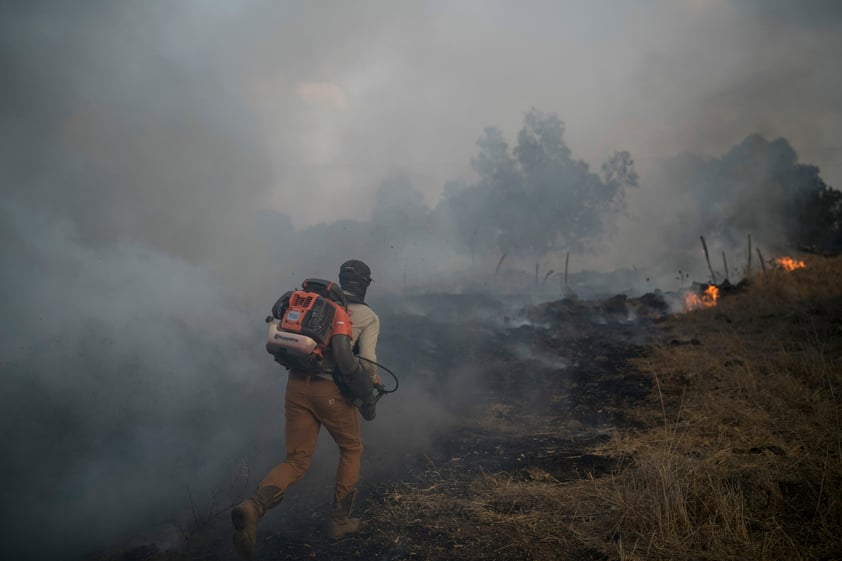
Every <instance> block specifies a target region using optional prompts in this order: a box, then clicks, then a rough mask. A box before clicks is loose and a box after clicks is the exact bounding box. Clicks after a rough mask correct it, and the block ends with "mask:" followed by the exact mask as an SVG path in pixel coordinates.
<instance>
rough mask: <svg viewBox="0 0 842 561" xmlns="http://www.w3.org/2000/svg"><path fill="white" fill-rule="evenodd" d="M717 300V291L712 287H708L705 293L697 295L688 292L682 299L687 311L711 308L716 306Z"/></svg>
mask: <svg viewBox="0 0 842 561" xmlns="http://www.w3.org/2000/svg"><path fill="white" fill-rule="evenodd" d="M718 299H719V289H718V288H716V286H714V285H710V286H708V287H707V288H706V289H705V291H704V292H703V293H702V294H701V295H699V294H696V293H694V292H690V293H688V294H687V296H685V297H684V305H685V306H686V307H687V310H688V311H690V310H698V309H699V308H712V307H713V306H716V301H717V300H718Z"/></svg>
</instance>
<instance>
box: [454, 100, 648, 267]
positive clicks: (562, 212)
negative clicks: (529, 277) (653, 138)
mask: <svg viewBox="0 0 842 561" xmlns="http://www.w3.org/2000/svg"><path fill="white" fill-rule="evenodd" d="M477 146H478V148H479V153H478V154H477V156H476V157H475V158H473V160H472V162H471V163H472V166H473V169H474V170H475V171H476V173H477V174H478V176H479V179H478V180H477V181H476V182H475V183H473V184H471V185H451V186H450V187H449V189H446V190H445V195H444V197H443V199H442V202H441V205H440V206H441V207H443V208H442V209H441V212H443V213H445V214H447V215H449V216H450V217H451V218H452V219H455V220H456V222H455V224H454V233H455V235H456V237H457V238H458V239H459V240H460V242H461V245H462V247H463V248H466V249H469V250H470V251H471V252H472V253H474V252H488V251H500V252H504V253H513V254H527V253H528V254H534V255H538V254H542V253H545V252H546V251H548V250H551V249H555V248H560V247H566V248H580V247H581V246H582V245H583V244H584V243H585V242H586V241H587V240H588V239H589V238H592V237H595V236H598V235H599V234H600V233H602V231H603V227H604V224H603V218H604V216H605V214H606V213H610V212H617V211H620V210H622V208H623V200H624V193H625V189H626V188H627V187H633V186H636V185H637V174H636V172H635V171H634V162H633V160H632V159H631V156H630V155H629V154H628V152H618V153H616V154H615V155H614V156H613V157H612V158H611V159H610V160H609V161H608V162H606V163H605V165H603V167H602V171H603V174H604V177H600V176H598V175H597V174H595V173H593V172H591V171H590V169H589V166H588V164H587V163H586V162H584V161H582V160H576V159H574V158H573V156H572V153H571V151H570V149H569V148H568V146H567V143H566V142H565V139H564V124H563V123H562V121H561V120H560V119H559V118H558V116H556V115H555V114H552V113H544V112H541V111H538V110H537V109H532V110H530V111H529V112H527V113H526V114H525V115H524V119H523V127H522V128H521V130H520V132H519V133H518V135H517V144H516V145H515V146H514V148H512V149H510V148H509V145H508V144H507V142H506V140H505V138H504V136H503V134H502V133H501V132H500V131H499V130H498V129H496V128H494V127H489V128H486V129H485V132H484V134H483V136H482V137H480V139H479V140H478V141H477Z"/></svg>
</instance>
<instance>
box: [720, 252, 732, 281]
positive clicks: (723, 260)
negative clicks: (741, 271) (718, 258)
mask: <svg viewBox="0 0 842 561" xmlns="http://www.w3.org/2000/svg"><path fill="white" fill-rule="evenodd" d="M722 264H723V265H725V280H728V277H730V276H731V275H729V274H728V260H727V259H725V252H724V251H723V252H722Z"/></svg>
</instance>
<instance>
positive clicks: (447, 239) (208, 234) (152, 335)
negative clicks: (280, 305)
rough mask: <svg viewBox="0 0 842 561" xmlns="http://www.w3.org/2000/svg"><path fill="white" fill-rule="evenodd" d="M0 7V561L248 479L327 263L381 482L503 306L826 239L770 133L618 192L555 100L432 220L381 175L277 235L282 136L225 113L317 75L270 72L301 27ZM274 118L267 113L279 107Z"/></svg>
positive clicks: (625, 173) (614, 169) (625, 168)
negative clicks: (377, 337)
mask: <svg viewBox="0 0 842 561" xmlns="http://www.w3.org/2000/svg"><path fill="white" fill-rule="evenodd" d="M0 9H1V10H2V16H3V18H2V27H0V30H1V31H2V33H0V47H1V48H0V57H2V59H0V63H2V68H3V70H4V76H5V77H6V80H7V81H6V84H7V85H8V87H5V88H3V90H2V92H0V111H2V112H0V123H2V130H3V131H4V133H3V135H2V137H0V142H2V148H3V149H2V151H0V181H2V186H3V193H4V198H3V202H2V206H0V247H2V257H3V266H2V269H0V291H2V294H3V295H4V299H3V303H2V305H0V310H2V318H3V322H2V338H0V373H2V383H3V391H2V394H0V411H2V418H3V425H4V427H6V430H5V431H4V433H3V436H2V450H3V454H4V457H5V461H4V462H3V464H2V467H0V480H1V481H2V485H3V497H4V500H3V505H2V507H0V508H2V517H0V519H2V520H3V521H4V525H3V528H2V533H3V539H2V540H0V552H2V556H3V557H4V558H10V559H12V558H13V559H26V558H31V559H44V558H64V559H69V558H77V557H80V556H83V555H85V554H86V553H87V552H90V551H91V550H95V549H98V548H101V547H103V546H104V545H108V544H112V543H123V542H124V541H126V540H130V539H131V538H132V537H133V536H134V535H135V534H137V533H144V532H147V531H152V529H154V528H156V527H160V526H161V525H165V526H166V528H168V529H167V530H166V531H163V533H161V534H160V535H155V536H153V537H152V538H149V540H150V541H151V542H154V543H157V544H158V545H159V546H160V547H162V548H163V547H166V546H167V545H172V544H173V543H175V542H178V540H179V539H183V533H184V532H189V528H190V526H191V524H194V523H196V522H197V521H199V519H201V518H202V516H205V514H206V513H209V512H212V511H214V508H215V507H214V505H216V507H219V508H224V507H225V506H226V503H225V501H226V500H231V499H232V497H233V496H235V495H236V493H230V494H223V495H224V496H223V495H220V494H219V493H220V489H223V490H226V491H227V489H228V487H229V486H230V485H229V484H230V483H231V481H232V480H236V481H235V484H234V486H235V491H236V492H237V493H242V492H244V491H245V490H246V489H247V486H249V485H251V486H253V484H254V480H255V478H258V477H260V475H261V474H262V472H263V471H264V470H265V469H266V468H268V467H269V466H270V465H271V464H272V463H274V462H275V461H277V460H278V459H280V457H281V455H282V438H281V434H282V426H283V422H282V408H281V403H282V398H283V385H282V382H283V373H282V372H281V371H279V370H278V368H277V366H276V365H275V364H274V363H272V362H271V361H270V360H269V359H268V357H267V355H266V354H265V351H264V350H263V337H264V325H263V323H262V318H263V317H264V315H265V313H266V311H267V308H268V307H269V305H271V303H272V302H273V301H274V299H275V298H276V297H277V296H278V294H279V293H282V292H283V291H286V290H288V289H289V288H291V287H294V286H296V285H298V284H299V283H300V281H301V280H302V279H303V278H305V277H308V276H317V277H324V278H335V273H336V268H337V266H338V264H339V263H341V262H342V261H344V260H345V259H347V258H350V257H354V258H361V259H364V260H366V261H367V262H368V263H369V264H370V265H371V267H372V269H373V271H374V277H375V283H374V285H372V287H371V289H370V300H371V303H372V305H373V306H374V307H375V309H377V310H378V311H379V312H380V313H381V316H382V318H383V329H384V335H383V339H382V343H381V350H380V355H381V359H382V361H383V363H384V364H385V365H387V366H390V367H392V368H394V369H395V371H396V372H397V373H398V374H399V375H400V377H401V390H400V393H398V394H396V395H395V396H392V397H389V398H386V400H384V401H383V404H382V407H381V411H380V413H379V417H378V419H377V421H375V422H374V423H372V424H370V425H366V427H365V430H366V440H367V447H368V450H370V452H371V454H370V456H367V457H370V458H371V461H369V463H368V464H367V465H366V467H365V469H366V471H367V473H368V474H371V475H372V476H381V475H384V474H390V473H394V466H396V465H401V464H400V462H401V461H403V459H405V458H414V457H415V455H417V454H420V453H423V451H424V450H425V449H426V448H427V447H430V446H432V445H433V441H434V437H435V436H436V435H437V434H438V433H440V432H442V431H445V430H446V429H447V428H448V426H449V423H450V421H451V419H452V416H453V415H455V414H458V412H459V411H460V406H461V405H462V404H464V403H465V402H467V400H470V399H474V398H475V397H476V395H477V393H478V392H481V391H482V390H483V389H485V388H484V386H483V384H485V383H486V379H485V378H484V377H483V371H482V369H481V368H480V367H479V365H480V364H481V361H482V360H483V357H482V356H481V355H478V353H480V351H481V350H482V349H483V347H482V346H481V345H478V344H477V343H478V342H484V341H485V342H487V341H488V340H490V339H483V337H492V335H493V331H494V329H495V328H509V327H512V326H515V327H526V328H530V327H532V326H534V323H535V321H536V320H535V319H534V318H529V317H526V316H524V315H522V314H521V313H520V310H522V308H523V307H524V306H526V305H529V304H534V303H539V302H543V301H547V300H556V299H559V298H560V297H562V296H569V295H571V294H575V295H577V296H579V297H581V298H590V297H598V296H602V295H607V294H615V293H617V292H623V293H625V294H630V295H631V294H642V293H645V292H648V291H651V290H654V289H656V288H663V289H666V288H674V287H679V286H682V285H686V284H687V283H688V282H689V281H690V280H691V279H704V278H706V276H707V270H706V267H705V264H704V260H703V257H702V256H701V255H700V248H699V244H698V236H699V235H705V236H706V237H707V238H708V240H709V243H710V245H711V247H712V248H715V252H716V255H717V256H718V254H719V252H727V254H728V255H729V262H731V263H732V264H733V268H734V271H739V269H740V268H741V267H742V266H743V264H744V263H745V262H746V256H745V255H744V253H745V249H744V244H745V240H746V237H747V236H748V235H749V234H751V235H752V236H753V239H754V240H755V244H756V245H759V246H762V247H763V248H764V250H765V251H766V254H767V255H769V256H771V254H773V253H775V252H778V251H783V250H784V249H785V248H786V249H790V248H792V247H801V248H802V249H809V250H812V251H822V252H831V251H838V250H839V248H840V246H842V229H841V228H842V226H840V214H842V202H840V194H839V192H838V191H836V190H834V189H832V188H831V187H830V186H828V185H826V184H825V183H824V181H823V180H822V178H821V174H820V170H819V169H818V168H817V167H815V166H812V165H809V164H807V163H803V162H801V160H800V159H799V157H798V154H797V147H794V146H792V145H791V144H790V143H789V142H788V141H786V140H785V139H767V138H764V137H761V136H756V135H751V136H747V137H746V138H745V140H744V141H740V142H738V143H737V144H736V145H735V146H734V147H733V149H731V150H728V151H726V152H725V153H723V154H721V155H720V156H718V157H707V156H698V155H692V154H687V155H683V156H680V157H676V158H674V159H671V160H668V161H665V162H664V165H663V166H662V167H661V168H660V171H659V172H657V173H653V174H652V175H651V176H646V177H643V176H640V175H639V174H638V172H637V171H636V167H635V161H634V154H632V153H630V152H629V151H627V150H625V149H624V147H623V146H622V144H623V139H618V140H617V142H618V143H619V144H620V145H618V146H617V147H616V150H615V151H614V154H613V155H612V156H611V157H609V158H608V159H607V160H606V161H605V162H599V163H597V164H596V165H595V166H593V165H591V164H589V163H588V162H586V161H584V160H583V159H582V158H581V157H579V156H578V155H577V154H576V151H575V148H576V147H575V146H570V145H568V140H567V136H566V129H565V125H564V121H563V117H564V115H563V111H562V113H561V114H560V115H559V114H556V113H554V110H555V109H556V108H543V109H546V111H545V110H541V109H530V108H527V107H513V108H511V112H512V113H516V112H519V111H523V120H522V123H521V125H520V128H519V129H518V132H517V134H515V135H514V136H513V137H512V136H507V135H506V134H505V133H504V132H503V131H502V129H499V128H497V127H496V123H494V122H489V123H487V124H488V125H489V128H487V129H486V130H484V131H483V130H477V131H470V135H472V136H473V137H476V138H477V144H476V146H475V147H474V148H475V152H474V157H473V158H472V159H471V161H470V162H469V164H470V167H471V169H472V170H473V175H472V176H471V179H464V178H463V179H454V180H453V181H451V182H449V183H448V184H447V185H446V186H443V195H442V196H441V197H440V199H439V200H437V201H436V202H435V204H428V202H425V201H426V199H425V197H424V195H423V193H422V191H421V187H420V186H419V185H418V184H416V182H415V179H414V178H412V177H410V176H408V175H404V174H401V173H399V172H395V173H392V174H384V175H383V176H382V177H381V176H378V177H377V178H372V179H371V180H370V182H371V183H372V184H374V185H376V186H375V187H373V190H374V191H376V196H375V197H373V198H372V197H367V198H366V197H356V195H355V194H354V193H353V192H352V193H345V194H341V193H340V194H337V195H336V200H331V201H329V202H330V204H332V205H335V206H337V207H343V206H344V205H349V206H351V207H353V208H354V209H355V210H357V211H359V216H358V218H355V219H347V218H346V219H342V220H332V221H324V222H321V223H318V224H315V225H312V226H307V227H296V226H295V221H294V220H293V218H295V216H296V215H297V214H303V215H307V214H308V213H312V212H315V209H313V208H312V205H317V204H319V202H318V201H316V200H314V198H313V197H309V196H308V195H307V189H306V188H304V187H300V188H296V189H290V190H289V192H286V193H285V194H284V196H283V205H282V208H280V209H278V208H277V207H275V209H273V208H271V207H270V206H269V205H268V204H267V202H266V201H267V194H268V193H270V192H271V191H272V190H273V188H274V186H275V185H277V184H278V183H283V181H282V180H283V179H284V178H285V177H286V176H287V174H291V173H292V172H291V169H293V167H294V165H295V164H296V156H297V153H296V152H295V150H294V149H293V148H291V145H294V144H295V143H296V142H297V141H298V140H299V139H297V138H292V139H290V138H285V139H283V140H282V141H279V142H275V141H270V140H269V138H270V137H271V135H272V131H271V130H269V127H268V126H267V125H266V123H265V121H264V117H265V113H264V112H261V110H260V109H259V108H256V107H255V106H254V104H253V103H251V102H250V100H251V97H250V96H251V94H252V93H253V92H252V91H251V90H252V89H254V88H258V89H259V84H257V85H256V84H255V76H256V75H258V76H260V75H262V71H264V70H265V69H267V68H270V67H271V66H272V65H274V64H277V63H278V61H277V59H276V58H274V57H276V56H282V57H283V60H282V62H283V63H284V64H287V65H289V66H290V67H295V68H299V67H306V65H307V64H308V63H311V62H313V60H317V59H318V57H317V56H316V55H315V53H314V54H313V57H312V59H313V60H298V58H296V57H299V56H300V55H299V54H298V53H300V51H299V50H297V49H295V48H294V47H295V42H294V40H293V39H294V37H293V38H289V37H291V36H297V33H300V32H297V33H292V32H291V33H290V35H283V37H284V38H283V39H280V41H281V44H280V45H274V44H273V46H274V47H276V48H273V49H263V48H262V45H261V41H260V40H261V39H262V38H265V37H266V36H268V35H269V34H270V32H273V31H274V29H269V30H268V31H267V29H266V27H271V26H270V24H269V23H265V24H264V26H265V27H261V26H257V27H255V25H256V24H255V19H256V18H255V17H254V12H252V11H249V12H248V14H247V15H248V16H249V17H242V18H240V17H232V16H231V15H230V14H229V13H228V12H226V9H225V8H224V7H222V6H221V5H217V6H216V7H214V8H213V9H209V10H208V11H207V12H203V13H202V17H201V18H194V17H193V16H195V15H196V11H195V10H193V9H191V8H190V6H189V5H188V4H183V5H179V6H177V7H173V6H170V7H168V8H167V9H166V10H165V9H163V8H161V7H160V6H156V5H154V4H145V5H143V6H141V5H134V6H131V7H126V6H118V5H116V4H113V3H106V2H101V3H86V4H74V6H72V7H71V6H69V5H68V6H55V5H53V6H48V5H46V4H43V3H38V2H31V3H27V5H26V6H23V5H22V4H18V5H15V3H10V4H7V5H4V7H3V8H0ZM387 15H388V14H387ZM356 18H358V19H359V20H362V19H364V18H363V17H362V16H356ZM355 21H357V19H355ZM226 33H227V34H229V35H226V36H227V37H229V38H231V39H232V40H231V41H230V42H229V41H226V42H220V41H218V37H220V35H224V34H226ZM278 53H281V54H280V55H279V54H278ZM290 53H296V54H295V56H293V55H292V54H290ZM304 58H308V57H304ZM244 60H250V61H252V63H253V66H249V65H244V64H243V61H244ZM289 85H290V87H291V86H292V84H289ZM277 102H278V103H277V105H278V111H280V112H281V113H282V115H281V117H280V120H281V121H283V120H285V119H287V120H293V119H294V118H295V115H296V114H297V113H296V112H297V111H298V110H299V109H300V107H297V106H295V105H294V104H293V103H292V101H291V100H290V99H281V100H277ZM562 109H563V108H559V110H562ZM500 118H501V119H502V120H508V119H510V118H511V117H510V116H509V115H500ZM489 120H491V119H489ZM750 132H752V131H748V130H747V131H744V132H741V134H746V135H748V134H749V133H750ZM360 199H364V200H362V201H360ZM716 263H717V264H716V265H715V266H716V267H717V268H718V267H719V265H718V261H716ZM738 274H739V273H736V274H735V277H736V276H738ZM734 280H736V279H734ZM454 295H455V296H454ZM413 320H417V321H416V323H413ZM465 322H468V323H469V324H470V325H472V326H473V328H474V329H475V331H470V330H469V331H467V332H466V331H465V329H464V324H465ZM398 324H400V325H402V326H404V327H405V329H404V330H401V331H395V330H394V329H393V326H395V325H398ZM457 327H458V328H457ZM513 353H514V354H515V356H517V353H524V354H523V357H525V356H526V354H528V350H527V347H525V346H515V347H513ZM532 358H534V359H535V360H536V361H537V363H539V365H540V366H541V367H542V368H546V369H552V370H558V371H563V370H564V369H565V366H566V364H567V362H566V360H568V359H567V358H566V357H561V358H559V357H556V356H549V355H547V356H537V357H532ZM385 381H386V382H387V384H388V383H389V382H390V381H389V378H388V377H385ZM333 453H334V452H333V451H332V450H331V449H330V446H328V445H324V446H322V447H320V449H319V452H318V456H317V462H316V465H315V466H314V468H313V472H312V473H311V474H310V475H309V479H310V480H311V482H312V483H311V485H312V487H311V489H315V490H317V491H318V492H324V499H323V501H327V500H329V493H327V492H326V491H324V490H325V489H326V488H327V487H328V486H329V485H330V479H331V477H332V472H333V463H332V456H331V454H333ZM367 461H368V460H367ZM244 474H245V475H244ZM301 500H305V499H301ZM314 500H316V499H314ZM318 500H322V499H318ZM194 508H195V509H197V510H198V511H199V512H200V513H201V516H198V517H197V516H196V515H195V513H194V512H192V511H193V509H194Z"/></svg>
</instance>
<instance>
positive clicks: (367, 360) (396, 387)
mask: <svg viewBox="0 0 842 561" xmlns="http://www.w3.org/2000/svg"><path fill="white" fill-rule="evenodd" d="M357 358H358V359H360V360H364V361H366V362H369V363H371V364H373V365H374V366H376V367H378V368H382V369H383V370H385V371H386V372H388V373H389V375H390V376H392V378H394V379H395V387H394V388H392V389H391V390H387V389H386V388H385V386H383V385H382V384H378V387H377V391H378V392H379V393H381V394H387V393H394V392H396V391H397V390H398V386H399V385H400V382H398V377H397V376H396V375H395V373H394V372H392V371H391V370H389V369H388V368H386V367H385V366H383V365H382V364H380V363H379V362H374V361H373V360H370V359H367V358H365V357H362V356H358V357H357Z"/></svg>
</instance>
